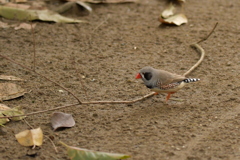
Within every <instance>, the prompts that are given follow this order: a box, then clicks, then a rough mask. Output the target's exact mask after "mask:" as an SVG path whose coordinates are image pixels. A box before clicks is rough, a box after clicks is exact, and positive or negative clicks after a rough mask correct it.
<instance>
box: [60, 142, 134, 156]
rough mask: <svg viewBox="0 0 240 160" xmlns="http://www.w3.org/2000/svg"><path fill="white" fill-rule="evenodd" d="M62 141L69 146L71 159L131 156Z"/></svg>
mask: <svg viewBox="0 0 240 160" xmlns="http://www.w3.org/2000/svg"><path fill="white" fill-rule="evenodd" d="M60 143H61V144H62V145H64V146H65V147H66V148H67V154H68V157H69V158H70V159H71V160H119V159H126V158H130V156H129V155H126V154H118V153H107V152H97V151H92V150H88V149H83V148H78V147H73V146H68V145H67V144H65V143H63V142H60Z"/></svg>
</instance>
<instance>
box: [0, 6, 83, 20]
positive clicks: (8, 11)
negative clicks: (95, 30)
mask: <svg viewBox="0 0 240 160" xmlns="http://www.w3.org/2000/svg"><path fill="white" fill-rule="evenodd" d="M0 16H2V17H4V18H8V19H17V20H29V21H31V20H42V21H53V22H59V23H81V22H83V23H84V22H85V23H86V22H87V21H83V20H77V19H72V18H68V17H64V16H61V15H60V14H58V13H55V12H53V11H49V10H27V9H21V8H14V7H7V6H0Z"/></svg>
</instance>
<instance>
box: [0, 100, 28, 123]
mask: <svg viewBox="0 0 240 160" xmlns="http://www.w3.org/2000/svg"><path fill="white" fill-rule="evenodd" d="M23 114H24V112H23V111H22V109H21V107H19V106H18V107H14V108H9V107H8V106H6V105H5V104H0V116H1V117H5V116H19V115H23ZM24 118H25V116H20V117H12V118H0V125H4V124H6V123H7V122H9V121H10V120H12V121H20V120H22V119H24Z"/></svg>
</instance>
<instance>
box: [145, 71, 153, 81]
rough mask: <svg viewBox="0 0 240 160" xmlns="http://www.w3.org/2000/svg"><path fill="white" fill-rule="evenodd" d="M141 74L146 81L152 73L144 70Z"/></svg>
mask: <svg viewBox="0 0 240 160" xmlns="http://www.w3.org/2000/svg"><path fill="white" fill-rule="evenodd" d="M143 75H144V78H145V79H146V80H147V81H149V80H150V79H151V78H152V73H150V72H145V73H143Z"/></svg>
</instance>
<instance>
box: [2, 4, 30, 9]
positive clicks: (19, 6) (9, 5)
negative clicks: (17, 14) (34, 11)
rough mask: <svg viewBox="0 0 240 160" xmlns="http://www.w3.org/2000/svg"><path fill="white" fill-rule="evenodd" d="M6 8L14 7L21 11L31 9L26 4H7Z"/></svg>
mask: <svg viewBox="0 0 240 160" xmlns="http://www.w3.org/2000/svg"><path fill="white" fill-rule="evenodd" d="M4 6H7V7H14V8H21V9H29V8H30V7H31V6H30V5H26V4H15V3H7V4H5V5H4Z"/></svg>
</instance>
